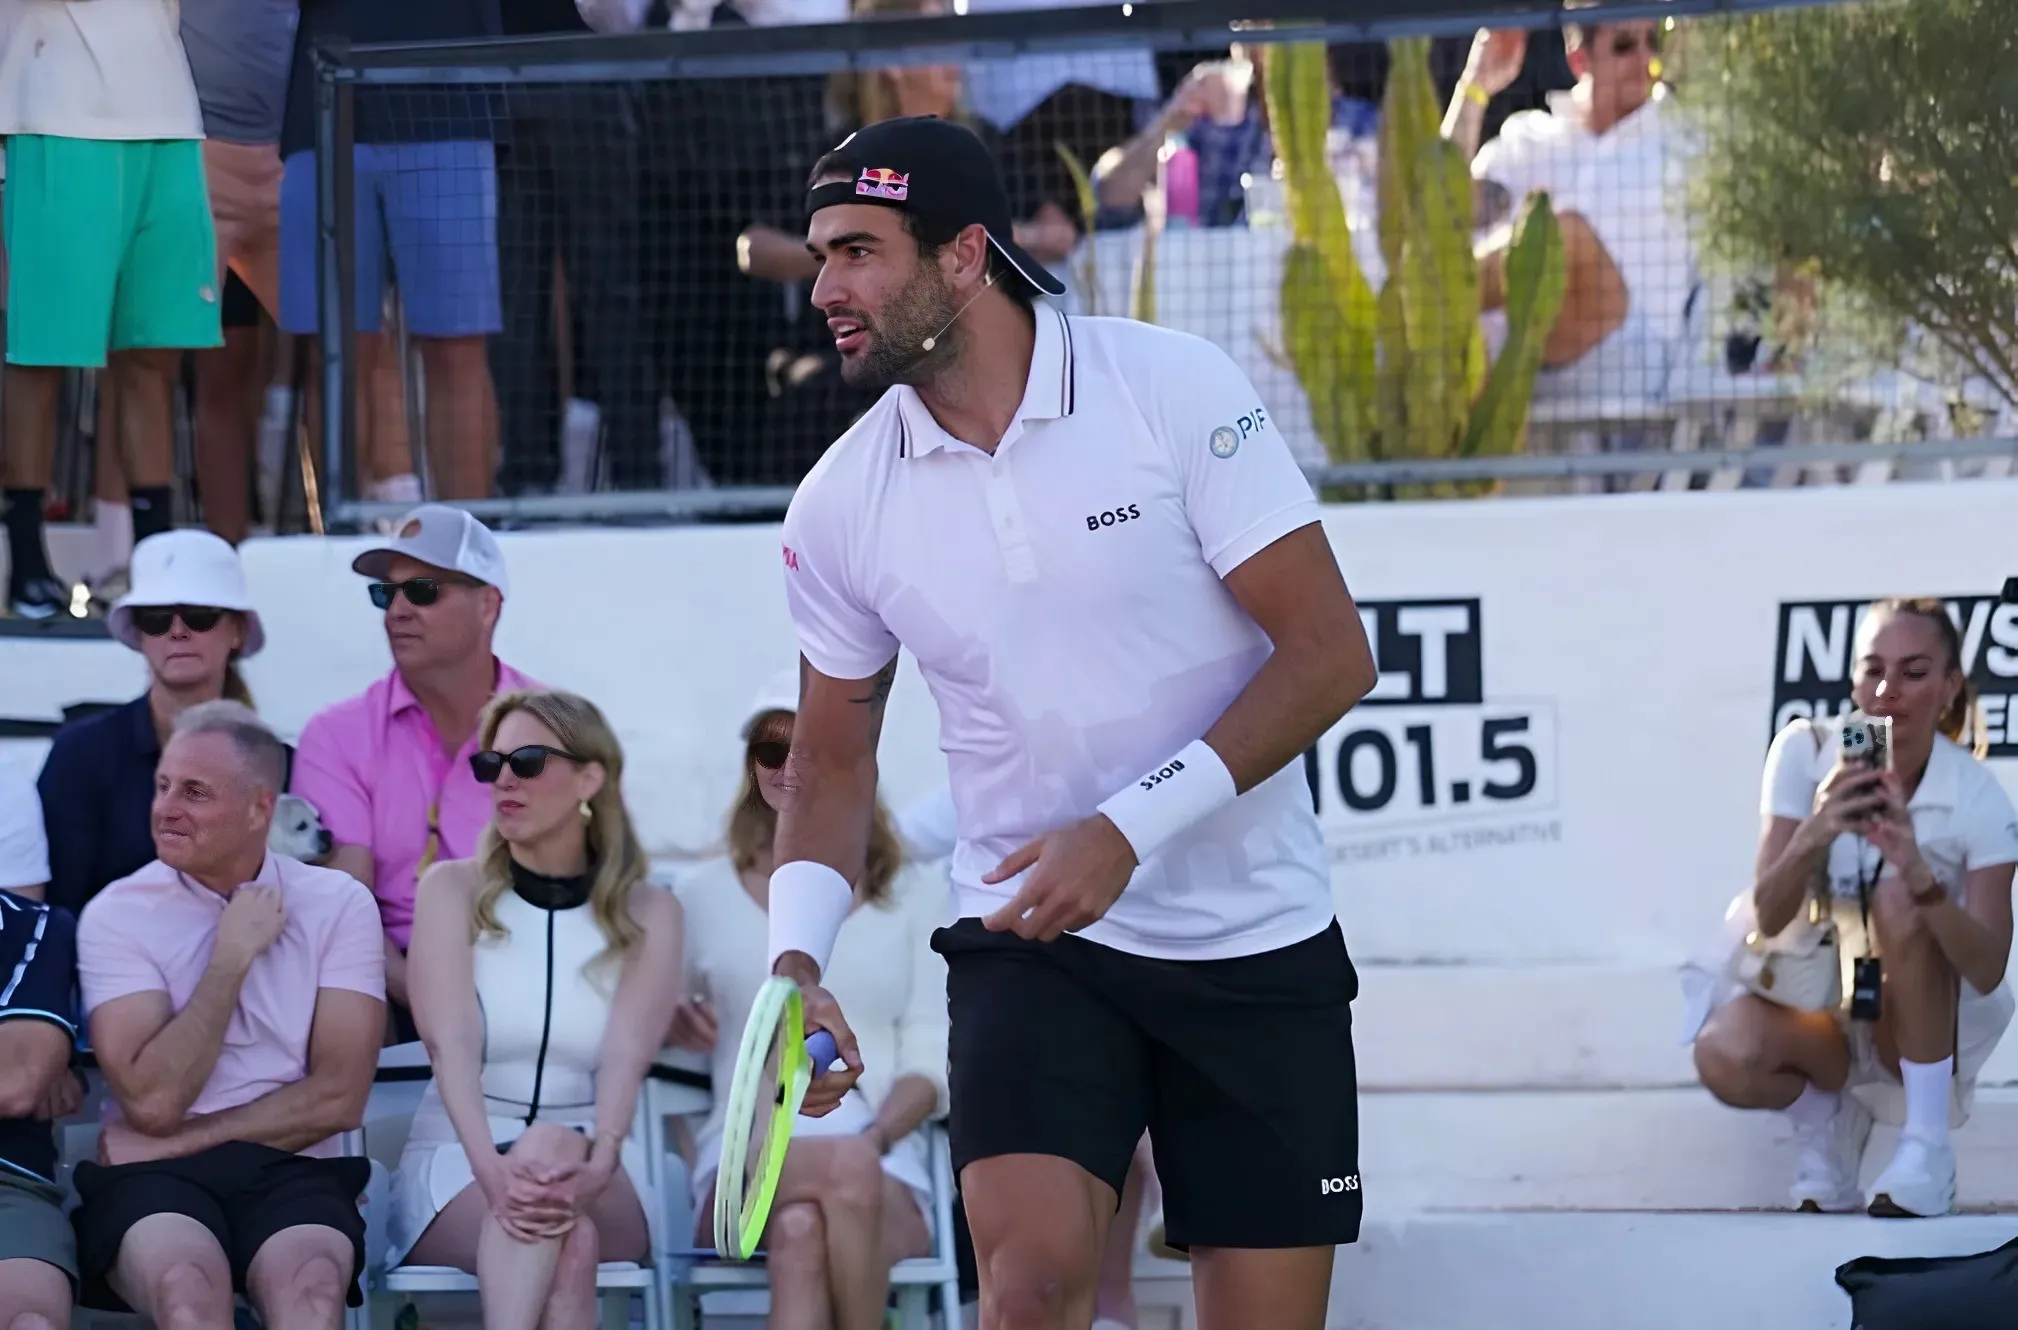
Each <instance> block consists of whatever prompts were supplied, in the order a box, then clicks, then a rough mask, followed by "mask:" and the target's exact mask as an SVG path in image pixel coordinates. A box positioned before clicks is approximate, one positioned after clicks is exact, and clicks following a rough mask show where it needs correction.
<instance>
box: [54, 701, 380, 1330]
mask: <svg viewBox="0 0 2018 1330" xmlns="http://www.w3.org/2000/svg"><path fill="white" fill-rule="evenodd" d="M286 760H287V758H286V750H285V749H284V748H283V747H282V746H281V743H280V740H279V739H277V738H275V737H274V734H273V731H271V730H269V729H267V728H266V726H265V725H264V724H263V723H261V721H260V720H259V718H258V717H257V716H255V715H254V714H253V713H252V711H251V710H250V709H249V708H247V707H245V706H243V705H241V704H239V703H237V702H224V701H220V702H206V703H204V704H202V705H201V706H196V707H191V708H190V709H189V710H187V711H185V712H183V713H182V715H181V717H180V718H178V719H177V721H176V724H175V731H174V733H173V734H172V735H171V736H170V738H169V741H168V745H167V747H166V748H164V749H163V750H162V753H161V761H160V764H159V765H158V767H157V768H156V774H155V795H154V808H153V822H154V845H155V853H156V854H158V855H159V856H160V857H159V858H158V859H157V860H156V861H155V862H153V863H151V864H149V865H147V866H146V867H145V868H142V869H141V870H140V871H139V872H137V873H135V874H133V875H132V876H131V877H127V878H122V879H120V880H119V881H117V882H114V883H113V884H112V885H110V886H108V887H106V888H105V890H103V891H102V892H100V893H99V894H98V895H97V896H95V897H94V898H93V899H92V901H91V903H90V905H88V906H86V907H85V910H84V917H83V919H82V920H81V921H80V922H79V924H78V927H77V970H78V977H79V979H80V980H81V982H82V987H83V990H84V1008H85V1012H86V1014H87V1016H88V1018H89V1021H90V1029H91V1043H92V1048H93V1050H94V1051H95V1052H96V1053H97V1055H98V1065H99V1068H100V1070H102V1071H103V1072H104V1074H105V1080H106V1084H107V1085H108V1086H109V1087H110V1089H111V1091H112V1094H111V1102H109V1103H108V1104H107V1106H106V1114H105V1121H104V1127H103V1131H102V1133H101V1135H100V1137H99V1144H98V1162H97V1163H88V1162H87V1163H80V1164H79V1165H78V1166H77V1172H76V1177H75V1182H76V1186H77V1195H78V1198H79V1201H80V1202H81V1204H80V1205H79V1207H78V1210H77V1213H76V1215H75V1217H74V1220H75V1225H76V1229H77V1254H78V1275H79V1284H80V1297H81V1301H82V1302H83V1304H84V1305H85V1306H87V1307H95V1308H101V1309H104V1310H108V1311H125V1310H128V1309H131V1310H135V1311H139V1312H141V1313H143V1314H145V1315H147V1316H149V1317H151V1318H152V1319H153V1320H154V1323H155V1324H156V1325H160V1326H184V1327H190V1330H213V1327H214V1328H215V1330H226V1327H229V1326H230V1325H231V1321H232V1300H231V1295H232V1292H233V1291H234V1290H237V1291H239V1292H243V1293H245V1294H246V1295H247V1296H248V1297H249V1298H250V1299H251V1300H252V1304H253V1306H254V1308H256V1309H257V1310H258V1312H259V1314H260V1317H261V1319H262V1320H263V1321H264V1322H265V1323H266V1324H267V1325H268V1326H270V1327H273V1330H337V1328H338V1327H339V1326H340V1325H341V1324H342V1321H343V1307H344V1303H345V1301H346V1300H348V1301H349V1302H350V1303H351V1305H353V1306H355V1305H357V1300H358V1287H357V1279H358V1276H359V1274H360V1273H361V1272H362V1271H363V1269H364V1220H363V1218H362V1217H361V1216H360V1215H359V1213H358V1208H357V1200H358V1196H359V1194H360V1193H361V1192H363V1190H364V1187H365V1183H366V1182H367V1181H368V1180H369V1178H370V1166H369V1164H368V1163H367V1161H365V1160H363V1159H355V1158H340V1157H337V1142H336V1140H335V1138H336V1137H337V1136H338V1135H339V1134H341V1133H342V1132H345V1131H348V1130H351V1129H353V1128H355V1127H357V1126H358V1125H359V1124H360V1123H361V1122H362V1121H363V1120H364V1106H365V1100H366V1099H367V1098H369V1096H370V1094H371V1083H372V1077H373V1074H374V1072H375V1070H376V1068H377V1064H378V1049H379V1044H380V1037H381V1035H382V1033H383V1031H384V1028H385V968H384V967H385V962H384V954H383V951H382V949H381V947H380V944H379V936H380V935H379V926H378V912H377V910H375V909H374V908H373V907H372V901H371V897H370V895H369V894H367V893H366V892H365V890H364V889H363V888H362V887H360V886H359V885H358V884H357V883H356V882H354V881H352V880H351V878H350V877H349V876H347V875H346V874H343V873H339V872H335V871H333V870H330V869H322V868H311V867H309V866H308V865H306V864H303V863H301V862H299V861H298V860H294V859H288V858H284V857H280V856H276V855H274V854H272V853H270V852H269V851H268V850H267V848H266V838H267V831H268V828H269V827H270V825H271V824H272V821H273V806H274V802H275V800H276V798H277V797H278V796H279V793H280V785H281V781H282V779H283V776H284V773H285V771H286Z"/></svg>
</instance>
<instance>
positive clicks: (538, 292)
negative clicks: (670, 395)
mask: <svg viewBox="0 0 2018 1330" xmlns="http://www.w3.org/2000/svg"><path fill="white" fill-rule="evenodd" d="M500 3H501V5H502V8H503V18H504V31H505V35H506V36H530V35H536V34H545V33H567V32H576V33H579V32H587V31H589V26H588V24H587V23H585V22H584V21H583V18H582V15H581V14H580V13H579V12H578V11H577V9H576V6H575V3H574V0H500ZM505 99H506V104H507V106H508V108H509V110H510V113H511V132H510V134H509V135H508V136H507V137H506V140H505V141H504V142H501V143H500V144H499V145H498V252H499V255H500V262H501V263H502V264H503V269H504V270H503V282H502V290H503V293H504V333H503V335H502V336H500V337H498V338H497V339H496V340H495V341H494V342H492V343H491V364H492V367H493V369H494V371H495V373H496V377H497V379H498V381H499V382H501V383H504V384H506V385H508V387H507V393H508V396H507V400H506V402H505V410H504V412H503V429H504V464H503V475H502V480H503V485H504V489H505V491H506V492H507V493H510V494H518V493H523V492H533V493H539V492H543V491H549V490H552V489H553V488H554V486H555V485H556V483H557V482H558V481H559V479H560V477H561V467H560V457H559V454H558V452H557V450H556V444H557V442H558V440H559V438H560V435H561V420H562V416H561V410H560V394H559V393H558V391H557V389H558V387H559V384H560V363H559V358H558V356H557V353H556V346H557V345H558V344H560V343H562V342H563V340H564V339H563V338H562V337H561V336H560V331H561V328H560V326H559V325H557V319H558V320H563V321H566V322H567V323H568V324H572V323H573V315H575V314H579V316H580V322H579V328H580V336H579V338H578V339H576V340H575V343H574V344H575V345H576V346H577V347H578V348H579V350H580V355H579V357H577V358H576V364H578V365H579V367H580V368H579V378H578V379H577V380H576V383H575V395H576V397H577V398H582V399H586V400H587V402H588V403H592V404H593V405H594V406H595V408H596V410H597V420H598V422H599V424H600V425H601V427H602V434H603V437H604V439H605V440H606V442H605V446H604V449H603V456H604V457H605V458H606V459H607V460H608V465H607V467H606V469H605V471H604V474H603V475H602V477H601V479H603V480H606V481H607V482H609V483H610V484H611V485H613V486H614V487H615V488H617V489H657V488H658V487H659V485H660V475H659V412H658V389H657V387H656V385H655V384H654V383H653V382H652V373H651V348H650V345H649V343H648V342H647V341H646V340H645V322H644V319H645V315H644V290H643V286H642V283H641V282H640V280H639V278H640V273H641V268H640V265H641V264H642V263H643V261H644V251H643V241H644V237H643V235H642V224H643V221H644V218H643V215H642V206H643V199H642V197H641V190H642V187H643V183H644V181H643V175H642V170H643V168H642V167H641V165H640V163H639V159H638V148H639V143H638V133H639V124H638V119H639V116H638V111H639V107H638V98H637V94H636V89H635V88H632V87H628V86H624V85H608V84H588V83H565V84H514V85H512V86H511V87H510V88H509V89H508V90H507V91H506V93H505ZM557 272H558V273H559V275H561V276H562V277H563V278H564V281H563V282H562V283H561V284H560V285H561V290H560V295H561V302H560V305H559V306H558V307H557V306H556V304H555V295H556V281H555V277H556V274H557ZM594 479H596V478H595V477H591V480H592V481H593V480H594Z"/></svg>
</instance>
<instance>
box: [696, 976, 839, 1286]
mask: <svg viewBox="0 0 2018 1330" xmlns="http://www.w3.org/2000/svg"><path fill="white" fill-rule="evenodd" d="M838 1056H839V1050H838V1049H836V1047H835V1045H834V1036H833V1035H831V1034H828V1033H827V1032H826V1031H825V1030H819V1031H816V1032H815V1033H814V1035H813V1037H812V1038H811V1039H807V1038H806V1011H805V1006H804V1003H803V1002H802V1000H801V999H800V997H799V986H798V985H797V984H796V983H793V982H792V981H791V980H790V979H786V978H783V977H781V976H774V977H773V978H771V979H769V980H766V981H765V983H764V986H763V987H762V988H760V989H758V990H757V1000H756V1002H755V1003H754V1004H752V1005H751V1007H750V1019H749V1020H748V1021H747V1022H746V1023H745V1024H744V1026H743V1042H742V1046H741V1048H739V1049H738V1050H737V1053H736V1075H735V1079H734V1080H733V1081H731V1082H730V1084H729V1110H728V1114H727V1116H726V1117H725V1118H724V1119H723V1122H722V1164H721V1171H720V1172H718V1173H717V1174H716V1175H715V1250H716V1252H718V1253H719V1254H720V1255H721V1256H722V1257H723V1258H724V1259H726V1260H731V1261H747V1260H749V1259H750V1257H751V1255H752V1254H754V1253H755V1252H756V1250H757V1242H758V1240H759V1239H760V1238H762V1237H763V1234H764V1225H765V1224H767V1223H769V1222H770V1218H771V1202H772V1201H773V1200H774V1199H775V1198H776V1197H777V1194H778V1177H779V1175H780V1174H781V1173H783V1172H784V1170H785V1151H786V1149H787V1148H788V1147H789V1146H790V1145H791V1143H792V1122H793V1119H795V1118H797V1117H798V1116H799V1106H800V1105H801V1104H803V1103H805V1101H806V1087H807V1086H808V1085H810V1084H811V1083H812V1080H813V1077H814V1076H815V1075H817V1074H818V1073H820V1072H822V1071H825V1070H826V1069H827V1068H828V1067H831V1066H832V1065H833V1064H834V1061H835V1059H836V1058H837V1057H838Z"/></svg>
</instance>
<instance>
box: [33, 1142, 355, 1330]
mask: <svg viewBox="0 0 2018 1330" xmlns="http://www.w3.org/2000/svg"><path fill="white" fill-rule="evenodd" d="M74 1181H75V1183H76V1186H77V1198H78V1202H79V1204H78V1207H77V1211H76V1213H75V1214H73V1215H72V1216H71V1221H72V1222H73V1223H74V1224H75V1225H76V1227H77V1266H78V1274H79V1275H80V1276H81V1277H82V1282H83V1290H82V1292H81V1294H80V1300H81V1301H82V1302H83V1304H84V1305H85V1306H86V1307H91V1308H95V1309H97V1310H99V1311H112V1312H124V1311H130V1310H132V1309H131V1308H129V1307H128V1306H127V1305H126V1304H125V1303H124V1302H122V1301H121V1300H120V1298H119V1295H118V1294H117V1293H114V1292H113V1291H112V1288H111V1286H110V1285H109V1284H108V1283H107V1282H106V1280H107V1278H108V1277H109V1276H110V1275H111V1273H112V1271H113V1269H114V1267H115V1266H117V1264H118V1262H119V1244H120V1243H122V1242H124V1241H125V1240H126V1233H127V1230H129V1229H131V1228H132V1227H133V1226H134V1225H135V1224H137V1223H139V1222H140V1221H141V1220H143V1219H146V1218H148V1217H149V1216H151V1215H160V1214H175V1215H188V1216H189V1217H190V1218H191V1219H194V1220H196V1221H197V1222H198V1223H200V1224H202V1225H203V1226H204V1227H205V1228H207V1229H209V1230H210V1232H211V1235H212V1236H214V1237H215V1238H216V1239H217V1245H218V1246H220V1247H222V1248H224V1256H225V1259H226V1260H227V1261H229V1262H230V1263H231V1286H232V1288H234V1289H236V1290H237V1291H238V1292H240V1293H243V1292H245V1272H246V1271H247V1270H248V1269H250V1268H251V1266H252V1258H253V1257H254V1256H255V1255H257V1254H258V1252H259V1249H260V1248H261V1247H263V1246H265V1245H266V1241H267V1239H268V1238H271V1237H272V1236H273V1235H274V1234H276V1233H278V1232H280V1231H281V1230H282V1229H285V1228H293V1227H295V1226H296V1225H297V1224H319V1225H321V1226H322V1227H324V1228H333V1229H335V1230H336V1231H337V1232H339V1233H341V1234H343V1235H344V1236H345V1237H347V1238H349V1239H350V1253H351V1278H350V1293H349V1303H350V1305H351V1306H353V1307H356V1306H359V1305H360V1304H362V1302H363V1300H364V1299H363V1294H362V1291H361V1290H360V1288H359V1286H358V1278H359V1276H360V1275H361V1274H362V1273H363V1271H364V1216H363V1214H362V1213H360V1212H359V1210H358V1208H357V1201H358V1197H360V1196H361V1195H363V1194H364V1188H365V1184H366V1183H368V1182H370V1181H371V1162H370V1161H369V1160H366V1159H357V1158H349V1157H346V1158H341V1159H311V1158H308V1157H307V1156H305V1155H292V1154H288V1153H286V1152H285V1151H281V1150H275V1149H273V1148H271V1147H269V1146H264V1145H254V1144H252V1143H251V1142H249V1141H229V1142H227V1143H225V1144H223V1145H220V1146H216V1147H215V1148H213V1149H209V1150H205V1151H203V1152H202V1153H200V1154H193V1155H189V1156H187V1157H185V1158H182V1159H163V1160H158V1161H155V1162H153V1163H147V1164H119V1165H117V1166H115V1167H112V1168H106V1167H104V1166H103V1165H100V1164H94V1163H89V1162H86V1163H81V1164H79V1165H78V1166H77V1173H76V1176H75V1178H74Z"/></svg>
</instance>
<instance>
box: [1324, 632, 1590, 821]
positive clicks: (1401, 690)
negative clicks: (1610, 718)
mask: <svg viewBox="0 0 2018 1330" xmlns="http://www.w3.org/2000/svg"><path fill="white" fill-rule="evenodd" d="M1359 612H1360V619H1361V621H1362V622H1363V623H1364V624H1365V626H1366V635H1367V640H1368V642H1369V643H1370V644H1371V645H1372V647H1373V657H1374V663H1375V665H1376V666H1377V667H1378V669H1379V676H1378V679H1377V681H1376V682H1375V684H1374V687H1373V691H1372V692H1370V693H1369V694H1368V695H1367V696H1366V698H1365V699H1364V700H1363V701H1362V702H1361V703H1360V705H1359V706H1358V707H1356V708H1355V709H1354V710H1353V711H1352V712H1351V713H1350V714H1349V715H1348V716H1347V717H1346V719H1345V721H1344V722H1343V723H1341V724H1340V725H1338V726H1336V727H1334V728H1333V729H1332V731H1331V732H1330V733H1329V734H1327V735H1325V737H1324V738H1323V739H1322V740H1321V741H1320V742H1319V743H1318V745H1317V747H1316V749H1315V750H1314V751H1313V754H1312V775H1313V785H1314V787H1315V796H1316V801H1317V812H1318V817H1319V820H1320V821H1321V823H1322V824H1323V826H1324V829H1325V834H1326V838H1327V839H1328V841H1329V842H1330V844H1331V846H1332V851H1333V854H1334V856H1335V857H1337V858H1339V859H1341V860H1354V859H1365V858H1379V857H1385V856H1387V855H1391V854H1410V855H1416V854H1447V853H1453V852H1461V851H1468V850H1474V849H1480V848H1486V847H1490V846H1493V845H1499V844H1506V843H1508V842H1509V841H1514V840H1532V839H1554V838H1556V837H1558V836H1560V834H1561V828H1560V826H1559V824H1558V823H1556V822H1555V821H1554V820H1553V819H1544V820H1539V821H1538V820H1536V817H1535V815H1536V814H1541V813H1548V812H1552V811H1553V810H1554V809H1555V805H1556V784H1555V774H1556V742H1555V738H1556V735H1555V720H1556V716H1555V706H1554V704H1553V702H1551V701H1549V700H1547V699H1526V700H1522V699H1509V698H1500V697H1493V696H1490V695H1489V694H1488V692H1487V689H1486V674H1485V650H1484V631H1485V616H1484V610H1483V603H1482V602H1481V601H1480V600H1478V599H1476V598H1473V599H1466V600H1368V601H1362V602H1360V606H1359Z"/></svg>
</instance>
